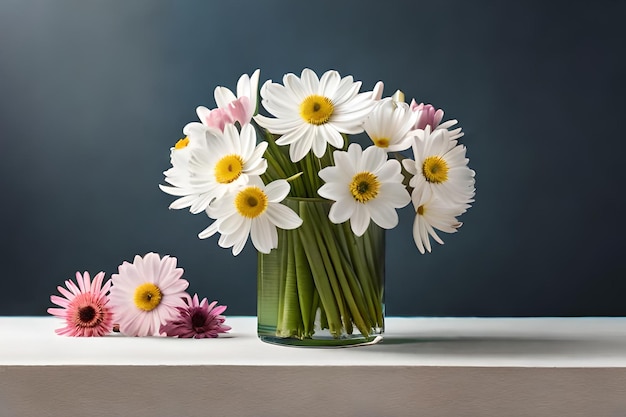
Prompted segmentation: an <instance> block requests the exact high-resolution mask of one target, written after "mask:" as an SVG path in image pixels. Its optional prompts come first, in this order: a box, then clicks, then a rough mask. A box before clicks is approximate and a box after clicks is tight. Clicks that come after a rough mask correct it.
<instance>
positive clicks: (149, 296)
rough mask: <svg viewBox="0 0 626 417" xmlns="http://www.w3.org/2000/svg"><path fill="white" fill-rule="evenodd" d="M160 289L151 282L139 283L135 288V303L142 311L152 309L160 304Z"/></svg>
mask: <svg viewBox="0 0 626 417" xmlns="http://www.w3.org/2000/svg"><path fill="white" fill-rule="evenodd" d="M162 297H163V295H162V294H161V290H160V289H159V287H157V286H156V285H154V284H153V283H151V282H146V283H143V284H141V285H140V286H138V287H137V289H135V299H134V301H135V305H136V306H137V308H139V309H141V310H143V311H152V310H154V309H155V308H157V307H158V305H159V304H161V298H162Z"/></svg>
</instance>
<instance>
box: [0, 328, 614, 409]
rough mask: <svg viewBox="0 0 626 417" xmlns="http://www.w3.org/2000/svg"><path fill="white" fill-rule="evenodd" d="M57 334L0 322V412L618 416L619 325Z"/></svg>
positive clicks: (251, 329) (47, 329)
mask: <svg viewBox="0 0 626 417" xmlns="http://www.w3.org/2000/svg"><path fill="white" fill-rule="evenodd" d="M226 323H227V324H228V325H230V326H232V328H233V330H232V331H231V332H230V334H228V335H226V336H223V337H219V338H217V339H203V340H194V339H173V338H158V337H145V338H133V337H125V336H121V335H112V336H107V337H101V338H73V337H63V336H57V335H56V334H55V333H54V329H55V328H56V327H58V326H59V321H58V319H56V318H54V317H0V417H22V416H25V417H26V416H27V417H31V416H63V417H74V416H76V417H85V416H89V417H94V416H95V417H98V416H103V417H104V416H106V417H111V416H125V417H161V416H163V417H171V416H186V417H194V416H217V417H230V416H232V417H263V416H272V417H283V416H284V417H287V416H289V417H293V416H298V417H309V416H310V417H313V416H315V417H318V416H320V415H324V416H372V417H383V416H388V417H405V416H406V417H413V416H419V417H457V416H459V417H465V416H467V417H473V416H477V417H488V416H498V417H503V416H506V417H511V416H513V417H516V416H520V417H526V416H528V417H531V416H532V417H543V416H545V417H554V416H568V417H575V416H581V417H583V416H584V417H589V416H594V417H604V416H606V417H618V416H619V417H621V416H626V318H397V317H391V318H388V319H387V320H386V332H385V337H384V339H383V341H382V342H381V343H379V344H377V345H372V346H362V347H352V348H342V349H339V348H330V349H320V348H300V347H283V346H276V345H270V344H267V343H263V342H261V341H259V340H258V339H257V337H256V320H255V318H253V317H228V319H227V322H226Z"/></svg>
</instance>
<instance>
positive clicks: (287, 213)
mask: <svg viewBox="0 0 626 417" xmlns="http://www.w3.org/2000/svg"><path fill="white" fill-rule="evenodd" d="M266 213H267V217H268V219H269V220H270V221H271V222H272V223H273V224H275V225H276V226H277V227H280V228H281V229H285V230H291V229H296V228H298V227H300V225H302V219H301V218H300V217H299V216H298V215H297V214H296V212H295V211H293V210H292V209H290V208H289V207H287V206H285V205H283V204H277V203H274V204H270V206H269V207H268V208H267V211H266Z"/></svg>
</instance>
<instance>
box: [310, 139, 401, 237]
mask: <svg viewBox="0 0 626 417" xmlns="http://www.w3.org/2000/svg"><path fill="white" fill-rule="evenodd" d="M333 156H334V158H335V166H330V167H326V168H324V169H322V170H321V171H320V172H319V176H320V178H322V179H323V180H324V181H325V182H326V184H324V185H322V186H321V187H320V189H319V190H318V194H319V195H320V196H322V197H324V198H327V199H329V200H333V201H335V203H333V205H332V206H331V208H330V212H329V214H328V218H329V219H330V220H331V221H332V222H333V223H343V222H345V221H346V220H348V219H349V220H350V227H351V228H352V231H353V232H354V234H356V235H357V236H361V235H363V233H365V231H366V230H367V227H368V226H369V223H370V218H371V220H372V221H373V222H374V223H376V224H377V225H378V226H380V227H382V228H383V229H391V228H393V227H395V226H396V225H397V224H398V214H397V213H396V209H397V208H401V207H404V206H406V205H407V204H408V203H409V201H410V200H411V198H410V196H409V193H408V192H407V190H406V188H405V187H404V185H403V184H402V180H403V178H404V177H403V176H402V173H401V166H400V163H399V162H398V161H397V160H395V159H389V160H388V159H387V153H386V152H385V151H384V150H383V149H381V148H377V147H376V146H370V147H368V148H367V149H365V151H363V150H362V149H361V146H360V145H359V144H356V143H353V144H351V145H350V146H349V147H348V151H347V152H343V151H335V152H334V153H333Z"/></svg>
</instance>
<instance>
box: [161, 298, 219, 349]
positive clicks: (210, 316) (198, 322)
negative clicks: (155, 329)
mask: <svg viewBox="0 0 626 417" xmlns="http://www.w3.org/2000/svg"><path fill="white" fill-rule="evenodd" d="M185 301H186V303H187V306H186V307H177V308H178V312H179V316H178V317H176V318H174V319H173V320H170V321H168V322H167V323H166V324H164V325H162V326H161V330H160V332H161V333H162V334H163V333H165V334H166V335H167V336H174V337H188V338H194V339H202V338H208V337H217V336H218V334H219V333H226V332H227V331H229V330H230V329H231V328H230V326H227V325H225V324H224V321H225V320H226V317H224V316H222V315H221V314H222V313H223V312H224V311H225V310H226V306H218V305H217V301H213V302H212V303H211V304H209V303H208V301H207V299H206V298H203V299H202V301H201V302H198V294H194V296H193V298H190V299H185Z"/></svg>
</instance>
